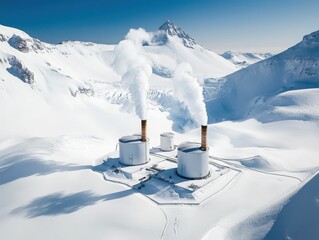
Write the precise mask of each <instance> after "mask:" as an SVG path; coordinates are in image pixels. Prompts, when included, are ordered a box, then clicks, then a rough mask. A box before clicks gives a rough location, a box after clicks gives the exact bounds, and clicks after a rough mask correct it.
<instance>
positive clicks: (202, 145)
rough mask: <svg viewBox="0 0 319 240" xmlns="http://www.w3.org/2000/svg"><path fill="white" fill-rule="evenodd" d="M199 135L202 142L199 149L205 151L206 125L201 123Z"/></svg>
mask: <svg viewBox="0 0 319 240" xmlns="http://www.w3.org/2000/svg"><path fill="white" fill-rule="evenodd" d="M201 136H202V142H201V147H200V149H201V150H202V151H206V149H207V126H204V125H202V127H201Z"/></svg>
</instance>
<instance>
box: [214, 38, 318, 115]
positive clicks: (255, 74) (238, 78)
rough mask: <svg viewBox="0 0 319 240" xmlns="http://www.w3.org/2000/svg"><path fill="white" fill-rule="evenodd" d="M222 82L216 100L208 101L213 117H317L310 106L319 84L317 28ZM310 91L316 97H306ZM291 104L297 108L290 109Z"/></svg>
mask: <svg viewBox="0 0 319 240" xmlns="http://www.w3.org/2000/svg"><path fill="white" fill-rule="evenodd" d="M222 84H223V85H222V87H221V90H220V91H219V92H218V93H217V96H215V100H212V101H210V102H209V103H208V106H209V108H210V109H211V113H212V114H211V116H212V118H214V119H215V120H218V119H242V118H247V117H252V116H255V117H259V118H261V119H262V120H264V121H265V120H266V119H267V120H270V119H272V120H275V119H277V118H279V119H282V118H294V119H296V118H297V119H308V118H318V114H317V113H318V112H317V110H316V109H315V108H311V106H312V105H313V103H314V102H316V101H317V100H316V96H317V93H316V91H317V89H316V88H318V87H319V32H313V33H311V34H309V35H306V36H305V37H304V38H303V40H302V41H301V42H300V43H298V44H297V45H295V46H293V47H291V48H289V49H288V50H286V51H284V52H282V53H280V54H278V55H276V56H273V57H271V58H269V59H266V60H264V61H261V62H258V63H256V64H253V65H251V66H249V67H247V68H245V69H242V70H240V71H237V72H235V73H233V74H230V75H228V76H227V77H226V78H225V79H224V81H223V83H222ZM312 93H313V97H315V98H311V99H309V97H310V95H311V94H312ZM292 105H295V106H296V107H297V106H298V110H297V108H295V110H291V111H290V110H289V106H292ZM216 113H217V114H216ZM216 116H218V117H217V118H216Z"/></svg>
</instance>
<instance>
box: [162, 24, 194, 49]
mask: <svg viewBox="0 0 319 240" xmlns="http://www.w3.org/2000/svg"><path fill="white" fill-rule="evenodd" d="M159 30H162V31H164V32H165V33H166V34H167V35H169V36H177V37H178V38H180V39H181V40H182V41H183V44H184V46H185V47H188V48H194V46H195V45H196V42H195V40H194V39H193V38H192V37H191V36H189V35H188V34H187V33H186V32H184V31H183V29H181V28H180V27H177V26H176V25H175V24H174V23H172V22H171V21H170V20H167V21H166V22H165V23H164V24H163V25H162V26H160V27H159Z"/></svg>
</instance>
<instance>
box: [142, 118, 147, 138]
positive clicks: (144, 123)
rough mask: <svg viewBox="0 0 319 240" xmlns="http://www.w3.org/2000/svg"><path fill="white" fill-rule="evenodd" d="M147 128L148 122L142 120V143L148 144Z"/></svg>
mask: <svg viewBox="0 0 319 240" xmlns="http://www.w3.org/2000/svg"><path fill="white" fill-rule="evenodd" d="M146 127H147V121H146V120H142V121H141V128H142V134H141V140H142V142H146V139H147V135H146Z"/></svg>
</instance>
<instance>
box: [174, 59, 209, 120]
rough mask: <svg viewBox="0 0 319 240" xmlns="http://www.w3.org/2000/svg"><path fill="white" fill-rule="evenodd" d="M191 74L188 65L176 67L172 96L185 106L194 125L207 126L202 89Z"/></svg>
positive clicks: (190, 68) (183, 64) (182, 64)
mask: <svg viewBox="0 0 319 240" xmlns="http://www.w3.org/2000/svg"><path fill="white" fill-rule="evenodd" d="M192 72H193V71H192V67H191V65H190V64H188V63H181V64H179V65H178V66H177V68H176V70H175V72H174V77H173V86H174V95H175V97H176V98H177V99H178V100H179V101H180V102H181V103H183V104H185V105H186V107H187V109H188V111H189V113H190V115H191V117H192V119H193V120H194V121H195V122H196V123H198V124H200V125H207V112H206V106H205V103H204V97H203V88H202V87H201V86H200V84H199V83H198V80H197V79H196V78H195V77H193V76H192Z"/></svg>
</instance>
